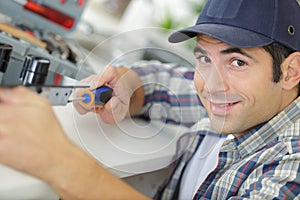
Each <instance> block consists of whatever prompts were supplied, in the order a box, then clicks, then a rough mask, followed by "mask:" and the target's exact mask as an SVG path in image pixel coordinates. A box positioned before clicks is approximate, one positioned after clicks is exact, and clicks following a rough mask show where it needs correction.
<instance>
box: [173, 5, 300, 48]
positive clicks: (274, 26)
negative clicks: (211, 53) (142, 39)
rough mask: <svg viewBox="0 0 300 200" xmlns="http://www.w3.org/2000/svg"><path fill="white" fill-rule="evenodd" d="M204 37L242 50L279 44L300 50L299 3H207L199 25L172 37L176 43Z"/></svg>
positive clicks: (198, 22) (199, 19)
mask: <svg viewBox="0 0 300 200" xmlns="http://www.w3.org/2000/svg"><path fill="white" fill-rule="evenodd" d="M197 34H205V35H208V36H211V37H213V38H215V39H218V40H220V41H222V42H225V43H227V44H229V45H232V46H236V47H240V48H251V47H260V46H264V45H268V44H271V43H272V42H278V43H280V44H282V45H285V46H286V47H289V48H291V49H293V50H296V51H300V6H299V4H298V2H297V0H208V1H207V3H206V5H205V7H204V8H203V10H202V12H201V14H200V16H199V18H198V20H197V22H196V25H194V26H192V27H189V28H185V29H182V30H179V31H177V32H175V33H173V34H171V35H170V37H169V42H172V43H176V42H181V41H184V40H187V39H189V38H192V37H195V36H197Z"/></svg>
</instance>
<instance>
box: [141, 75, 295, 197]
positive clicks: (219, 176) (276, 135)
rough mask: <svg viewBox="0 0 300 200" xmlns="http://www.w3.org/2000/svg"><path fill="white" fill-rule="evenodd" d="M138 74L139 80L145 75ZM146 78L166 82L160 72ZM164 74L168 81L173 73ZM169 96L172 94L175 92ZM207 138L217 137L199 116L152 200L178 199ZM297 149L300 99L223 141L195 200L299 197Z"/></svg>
mask: <svg viewBox="0 0 300 200" xmlns="http://www.w3.org/2000/svg"><path fill="white" fill-rule="evenodd" d="M137 71H139V70H137ZM142 71H145V72H146V71H147V70H142ZM153 72H154V71H153ZM156 72H158V71H156ZM156 72H155V73H156ZM139 74H140V75H141V78H142V79H144V78H143V76H147V75H146V74H143V73H139ZM148 75H149V76H155V77H156V79H152V80H153V81H158V82H160V80H159V79H160V78H162V79H164V81H165V83H168V82H170V80H169V81H167V80H165V79H166V77H164V76H163V75H161V74H160V75H155V74H154V73H153V74H148ZM168 76H169V77H168V78H169V79H172V75H168ZM159 77H160V78H159ZM177 78H178V77H177ZM181 78H184V76H182V77H181ZM145 80H147V78H146V79H145ZM177 81H178V82H179V80H177ZM178 82H176V83H177V84H178ZM182 86H184V84H183V85H182ZM147 87H150V85H148V86H147ZM157 89H158V91H157ZM173 89H174V88H173ZM177 89H178V90H180V87H178V88H177ZM181 90H185V87H183V88H181ZM146 91H152V92H150V93H147V94H148V95H149V94H155V93H160V91H159V88H155V87H153V88H152V89H150V88H148V89H147V90H146ZM173 93H174V94H176V91H173ZM150 96H151V95H150ZM146 99H152V97H147V98H146ZM147 104H151V103H150V101H149V102H146V104H145V106H146V107H147V106H149V105H147ZM193 112H196V111H195V110H194V111H193ZM207 134H216V135H218V134H217V133H214V132H213V131H212V130H211V129H210V126H209V120H208V119H207V118H202V119H201V120H200V121H199V122H198V123H197V124H196V125H195V126H193V127H192V128H191V132H189V133H186V134H184V135H183V136H182V137H181V138H180V139H179V141H178V148H177V150H178V151H177V154H180V155H181V156H180V159H177V160H176V162H175V163H174V164H173V167H174V168H173V171H172V173H171V174H170V176H169V177H168V178H167V179H166V181H165V182H164V184H163V185H162V186H161V187H160V189H159V191H158V193H157V195H156V196H155V199H178V192H179V185H180V180H181V177H182V174H183V171H184V168H185V166H186V165H187V163H188V162H189V160H190V159H191V157H192V156H193V154H194V153H195V151H196V150H197V148H198V147H199V145H200V144H201V142H202V140H203V138H204V137H205V135H207ZM219 136H220V137H222V136H221V135H219ZM299 151H300V97H299V98H297V99H296V100H295V101H294V102H292V103H291V104H290V105H289V106H288V107H287V108H285V110H283V111H282V112H280V113H278V114H277V115H276V116H275V117H273V118H272V119H271V120H269V121H268V122H267V123H264V124H262V125H259V126H258V127H255V128H253V129H252V130H250V131H249V132H248V133H247V134H245V135H243V136H242V137H239V138H234V139H231V140H226V141H225V142H224V143H223V145H222V147H221V149H220V152H219V158H218V165H217V167H216V168H215V169H214V170H213V171H212V172H211V173H210V174H209V175H208V176H207V177H206V180H205V181H204V182H203V184H202V185H201V186H200V187H199V189H198V191H197V193H196V195H195V196H194V199H218V200H219V199H242V198H243V199H244V198H248V199H300V152H299ZM176 156H178V155H176Z"/></svg>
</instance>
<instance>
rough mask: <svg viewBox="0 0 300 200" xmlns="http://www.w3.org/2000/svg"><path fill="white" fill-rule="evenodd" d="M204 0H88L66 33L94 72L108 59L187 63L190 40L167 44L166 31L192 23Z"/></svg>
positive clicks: (123, 61)
mask: <svg viewBox="0 0 300 200" xmlns="http://www.w3.org/2000/svg"><path fill="white" fill-rule="evenodd" d="M205 2H206V0H176V1H172V0H90V1H89V3H88V5H87V7H86V9H85V11H84V13H83V15H82V19H81V21H80V23H79V24H78V26H77V29H76V31H75V32H73V33H72V34H70V36H69V37H71V38H72V39H75V41H77V42H78V44H79V45H80V46H81V47H83V53H84V54H85V55H86V58H87V59H85V60H84V61H83V62H90V63H89V65H91V66H92V67H93V70H94V71H95V72H96V73H97V72H98V71H101V69H102V67H103V66H105V65H107V64H108V63H112V64H117V65H121V64H122V65H129V66H130V65H131V63H132V62H134V61H136V60H141V59H142V60H151V59H155V60H159V61H161V62H176V63H179V64H184V65H190V64H191V62H193V55H192V51H191V49H192V48H193V47H194V46H193V45H194V44H193V42H192V41H190V42H185V43H184V44H176V45H174V44H170V43H168V41H167V38H168V35H169V34H170V33H171V32H172V31H174V30H177V29H180V28H183V27H187V26H191V25H193V24H194V23H195V21H196V19H197V17H198V15H199V13H200V11H201V10H202V7H203V5H204V3H205Z"/></svg>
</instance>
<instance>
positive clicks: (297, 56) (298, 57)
mask: <svg viewBox="0 0 300 200" xmlns="http://www.w3.org/2000/svg"><path fill="white" fill-rule="evenodd" d="M281 67H282V68H281V70H282V84H283V89H285V90H291V89H293V88H294V87H298V85H299V82H300V52H294V53H292V54H290V55H289V56H288V57H287V58H286V59H285V60H284V62H283V63H282V65H281Z"/></svg>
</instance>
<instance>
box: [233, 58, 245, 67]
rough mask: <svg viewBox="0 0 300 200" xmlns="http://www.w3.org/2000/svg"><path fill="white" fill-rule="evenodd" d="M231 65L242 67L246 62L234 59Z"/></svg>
mask: <svg viewBox="0 0 300 200" xmlns="http://www.w3.org/2000/svg"><path fill="white" fill-rule="evenodd" d="M232 65H233V66H235V67H243V66H245V65H246V62H244V61H242V60H238V59H236V60H234V61H233V62H232Z"/></svg>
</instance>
